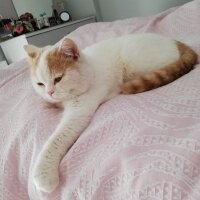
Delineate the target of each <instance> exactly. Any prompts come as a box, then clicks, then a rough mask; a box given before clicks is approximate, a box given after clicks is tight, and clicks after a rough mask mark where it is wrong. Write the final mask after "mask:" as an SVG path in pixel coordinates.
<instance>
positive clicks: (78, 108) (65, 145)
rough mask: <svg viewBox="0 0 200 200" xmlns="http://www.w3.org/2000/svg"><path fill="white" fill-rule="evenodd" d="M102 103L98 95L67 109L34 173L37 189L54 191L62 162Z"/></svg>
mask: <svg viewBox="0 0 200 200" xmlns="http://www.w3.org/2000/svg"><path fill="white" fill-rule="evenodd" d="M101 102H102V98H101V97H100V96H98V95H97V94H91V95H87V96H83V97H79V98H78V99H77V100H76V101H73V102H71V104H70V106H69V107H68V108H67V109H65V111H64V114H63V118H62V120H61V122H60V124H59V125H58V127H57V129H56V130H55V132H54V133H53V135H52V136H51V137H50V139H49V140H48V141H47V142H46V144H45V145H44V147H43V149H42V151H41V153H40V154H39V156H38V159H37V162H36V164H35V168H34V171H33V179H34V183H35V185H36V187H37V188H38V189H40V190H42V191H46V192H50V191H53V190H54V189H55V188H56V186H57V185H58V183H59V174H58V166H59V163H60V160H61V159H62V158H63V156H64V155H65V154H66V152H67V151H68V150H69V148H70V147H71V146H72V145H73V143H74V142H75V141H76V140H77V138H78V137H79V135H80V134H81V132H82V131H83V130H84V129H85V128H86V127H87V126H88V124H89V122H90V119H91V117H92V116H93V114H94V112H95V110H96V109H97V107H98V106H99V105H100V103H101Z"/></svg>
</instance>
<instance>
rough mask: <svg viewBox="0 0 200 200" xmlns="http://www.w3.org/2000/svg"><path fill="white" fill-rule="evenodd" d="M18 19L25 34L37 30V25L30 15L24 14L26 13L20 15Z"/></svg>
mask: <svg viewBox="0 0 200 200" xmlns="http://www.w3.org/2000/svg"><path fill="white" fill-rule="evenodd" d="M19 18H20V20H21V21H22V23H23V25H24V28H25V32H26V33H29V32H33V31H36V30H38V27H37V24H36V22H35V19H34V17H33V15H32V13H28V12H26V13H24V14H22V15H21V16H20V17H19Z"/></svg>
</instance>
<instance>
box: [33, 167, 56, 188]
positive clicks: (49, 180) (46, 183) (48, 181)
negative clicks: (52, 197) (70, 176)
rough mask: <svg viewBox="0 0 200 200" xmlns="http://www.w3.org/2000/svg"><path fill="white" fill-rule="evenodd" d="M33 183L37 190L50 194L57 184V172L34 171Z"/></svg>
mask: <svg viewBox="0 0 200 200" xmlns="http://www.w3.org/2000/svg"><path fill="white" fill-rule="evenodd" d="M33 181H34V184H35V186H36V187H37V189H39V190H41V191H44V192H52V191H53V190H54V189H55V188H56V187H57V185H58V183H59V176H58V172H57V171H51V170H48V171H44V170H40V169H36V170H35V172H34V174H33Z"/></svg>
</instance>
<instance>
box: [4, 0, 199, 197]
mask: <svg viewBox="0 0 200 200" xmlns="http://www.w3.org/2000/svg"><path fill="white" fill-rule="evenodd" d="M199 11H200V2H199V1H192V2H190V3H188V4H185V5H184V6H181V7H179V8H174V9H170V10H168V11H166V12H164V13H161V14H159V15H156V16H153V17H150V18H133V19H127V20H121V21H116V22H111V23H94V24H90V25H86V26H83V27H81V28H79V29H77V30H76V31H74V32H72V33H71V34H70V35H68V37H70V38H72V39H74V40H75V41H76V42H78V44H79V46H80V47H81V48H84V47H85V46H88V45H90V44H92V43H94V42H97V41H100V40H103V39H105V38H109V37H115V36H119V35H122V34H127V33H135V32H149V31H150V32H157V33H160V34H164V35H168V36H171V37H173V38H175V39H177V40H180V41H183V42H185V43H187V44H188V45H190V46H191V47H193V48H194V49H195V50H196V51H197V52H198V53H199V54H200V12H199ZM158 56H159V55H158ZM199 83H200V68H199V67H198V66H197V68H196V69H194V70H193V71H191V72H190V73H189V74H187V75H185V76H183V77H182V78H180V79H178V80H177V81H175V82H173V83H171V84H169V85H167V86H164V87H161V88H158V89H156V90H153V91H150V92H145V93H142V94H138V95H129V96H126V95H120V96H118V97H116V98H114V99H112V100H111V101H109V102H107V103H105V104H103V105H102V106H101V107H100V108H99V109H98V111H97V112H96V114H95V115H94V117H93V119H92V121H91V124H90V125H89V127H88V128H87V129H86V130H85V131H84V132H83V133H82V135H81V137H80V138H79V139H78V141H77V142H76V143H75V144H74V145H73V147H72V148H71V149H70V151H69V152H68V153H67V154H66V156H65V157H64V159H63V160H62V162H61V164H60V184H59V186H58V187H57V189H56V190H55V191H54V192H52V193H51V194H48V193H43V192H40V191H37V190H36V188H35V186H34V185H33V183H32V169H33V166H34V164H35V160H36V158H37V155H38V153H39V152H40V150H41V148H42V146H43V145H44V143H45V141H46V140H47V139H48V137H49V136H50V134H51V133H52V132H53V130H54V129H55V127H56V125H57V123H58V121H59V120H60V117H61V114H62V113H61V110H59V109H56V108H53V107H49V105H48V104H47V103H45V102H44V101H43V100H42V99H41V98H40V97H39V96H38V95H37V94H36V93H35V92H34V91H33V89H32V86H31V83H30V80H29V70H28V68H27V62H26V60H23V61H21V62H19V63H15V64H13V65H11V66H10V67H8V68H6V69H4V70H3V69H2V70H0V138H1V139H0V152H1V154H0V200H28V199H31V200H47V199H48V200H103V199H104V200H154V199H155V200H161V199H162V200H172V199H173V200H175V199H176V200H199V199H200V84H199Z"/></svg>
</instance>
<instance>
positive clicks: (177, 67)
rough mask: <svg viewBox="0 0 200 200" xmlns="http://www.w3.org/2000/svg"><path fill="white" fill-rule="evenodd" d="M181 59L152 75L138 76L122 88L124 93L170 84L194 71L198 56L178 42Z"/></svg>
mask: <svg viewBox="0 0 200 200" xmlns="http://www.w3.org/2000/svg"><path fill="white" fill-rule="evenodd" d="M176 45H177V48H178V50H179V52H180V58H179V60H177V61H176V62H174V63H172V64H170V65H167V66H165V67H163V68H162V69H159V70H156V71H154V72H151V73H147V74H144V75H142V76H138V77H136V78H135V79H133V80H130V81H127V82H125V83H124V84H123V86H122V93H124V94H131V93H140V92H144V91H148V90H151V89H155V88H157V87H160V86H163V85H165V84H168V83H170V82H172V81H174V80H176V79H177V78H179V77H181V76H182V75H184V74H186V73H188V72H189V71H190V70H192V69H193V67H194V65H195V64H196V63H197V54H196V53H195V52H194V51H193V50H192V49H191V48H190V47H188V46H186V45H185V44H183V43H181V42H177V44H176Z"/></svg>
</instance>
